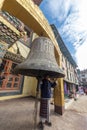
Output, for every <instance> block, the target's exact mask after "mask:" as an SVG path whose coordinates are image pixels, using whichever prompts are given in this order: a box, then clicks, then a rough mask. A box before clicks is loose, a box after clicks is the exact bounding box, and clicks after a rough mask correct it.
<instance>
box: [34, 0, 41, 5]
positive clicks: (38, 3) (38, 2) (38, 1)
mask: <svg viewBox="0 0 87 130" xmlns="http://www.w3.org/2000/svg"><path fill="white" fill-rule="evenodd" d="M33 1H34V3H35V4H37V5H38V6H39V5H40V3H41V2H42V0H33Z"/></svg>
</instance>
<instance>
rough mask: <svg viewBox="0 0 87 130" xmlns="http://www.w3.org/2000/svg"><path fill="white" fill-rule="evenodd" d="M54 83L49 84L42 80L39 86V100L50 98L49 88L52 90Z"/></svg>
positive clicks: (47, 81)
mask: <svg viewBox="0 0 87 130" xmlns="http://www.w3.org/2000/svg"><path fill="white" fill-rule="evenodd" d="M55 86H56V82H53V83H52V82H50V81H49V80H47V79H43V80H42V84H41V98H51V87H52V88H54V87H55Z"/></svg>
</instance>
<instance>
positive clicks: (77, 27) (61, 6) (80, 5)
mask: <svg viewBox="0 0 87 130" xmlns="http://www.w3.org/2000/svg"><path fill="white" fill-rule="evenodd" d="M44 1H46V5H45V11H47V13H48V14H49V16H50V17H51V18H52V20H53V21H54V23H56V25H60V26H58V29H59V32H60V34H61V35H62V38H63V39H65V40H66V41H67V42H68V43H70V44H72V45H73V47H74V48H75V50H76V55H75V57H76V59H77V63H78V66H79V67H80V69H82V68H83V69H84V68H87V63H86V60H85V61H84V59H85V58H84V57H85V56H86V55H87V54H86V51H87V45H86V44H87V43H86V41H87V40H86V37H87V0H67V2H66V0H44Z"/></svg>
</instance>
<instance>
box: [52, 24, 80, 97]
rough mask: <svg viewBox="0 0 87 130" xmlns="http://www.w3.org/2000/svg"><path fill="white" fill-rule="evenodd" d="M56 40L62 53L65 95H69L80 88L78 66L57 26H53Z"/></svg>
mask: <svg viewBox="0 0 87 130" xmlns="http://www.w3.org/2000/svg"><path fill="white" fill-rule="evenodd" d="M51 27H52V29H53V32H54V35H55V38H56V40H57V42H58V45H59V48H60V51H61V53H62V61H61V62H62V69H63V71H64V73H65V78H64V93H65V95H68V93H69V91H73V89H74V88H75V89H76V88H77V87H78V75H77V70H76V68H77V65H76V63H75V61H74V60H73V58H72V56H71V54H70V52H69V51H68V49H67V47H66V46H65V44H64V42H63V40H62V38H61V36H60V34H59V32H58V30H57V28H56V27H55V25H51Z"/></svg>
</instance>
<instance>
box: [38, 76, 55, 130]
mask: <svg viewBox="0 0 87 130" xmlns="http://www.w3.org/2000/svg"><path fill="white" fill-rule="evenodd" d="M56 85H57V84H56V82H55V81H54V80H51V79H50V78H49V76H46V77H45V78H44V79H43V80H42V83H41V87H40V89H41V99H40V122H39V124H38V126H39V128H41V129H43V128H44V125H43V124H46V125H48V126H51V125H52V123H51V122H50V98H51V87H53V88H54V87H55V86H56Z"/></svg>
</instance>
